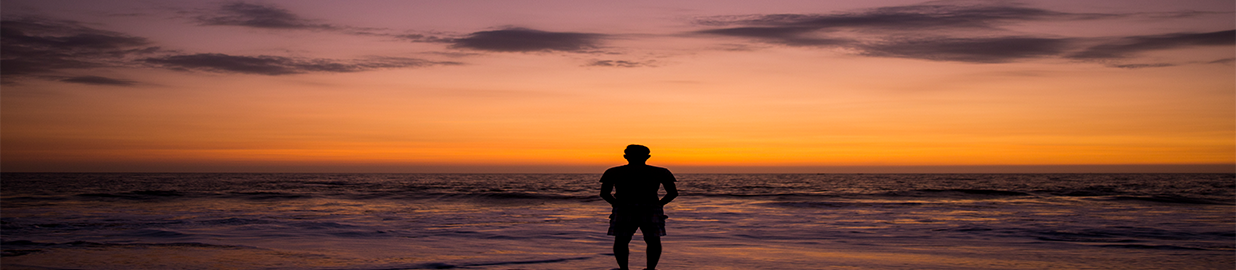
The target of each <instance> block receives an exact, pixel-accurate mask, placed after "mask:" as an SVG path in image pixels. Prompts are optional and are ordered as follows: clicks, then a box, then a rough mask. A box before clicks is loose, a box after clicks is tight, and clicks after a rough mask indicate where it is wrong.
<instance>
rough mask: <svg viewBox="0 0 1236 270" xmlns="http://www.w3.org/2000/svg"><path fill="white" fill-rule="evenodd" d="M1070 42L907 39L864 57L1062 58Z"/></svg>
mask: <svg viewBox="0 0 1236 270" xmlns="http://www.w3.org/2000/svg"><path fill="white" fill-rule="evenodd" d="M1069 45H1070V43H1069V40H1068V39H1051V38H1033V37H1001V38H939V39H922V40H903V41H894V42H885V43H879V44H870V45H863V46H861V47H860V48H862V50H863V53H862V54H864V55H868V56H880V57H899V58H914V59H927V60H937V61H959V62H972V63H1005V62H1011V61H1014V60H1019V59H1025V58H1036V57H1047V56H1055V55H1058V54H1060V53H1062V52H1064V51H1065V50H1067V49H1068V48H1069Z"/></svg>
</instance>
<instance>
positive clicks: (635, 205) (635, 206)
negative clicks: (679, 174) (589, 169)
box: [601, 144, 678, 270]
mask: <svg viewBox="0 0 1236 270" xmlns="http://www.w3.org/2000/svg"><path fill="white" fill-rule="evenodd" d="M623 152H625V153H626V155H623V156H622V157H623V158H626V159H627V163H628V164H627V165H623V166H618V167H613V168H609V170H605V174H603V175H601V198H602V199H605V201H606V202H609V204H610V205H611V206H613V207H614V211H613V214H610V215H609V233H608V234H609V235H613V236H614V259H617V260H618V266H619V269H622V270H627V269H628V268H627V255H628V254H629V253H630V251H629V250H628V249H627V245H628V244H630V243H631V236H633V235H635V230H636V229H639V230H640V231H641V232H643V233H644V242H645V243H647V244H648V268H645V269H656V268H657V261H658V260H660V259H661V236H663V235H665V219H666V218H668V216H666V215H665V211H663V210H662V208H661V207H662V206H664V205H665V204H668V203H669V202H670V201H673V200H674V198H675V197H678V188H677V187H675V186H674V174H672V173H670V171H669V170H667V169H665V168H661V167H655V166H649V165H647V164H644V163H645V162H647V161H648V158H649V157H651V156H650V155H649V153H650V152H651V151H649V150H648V147H645V146H643V145H638V144H632V145H628V146H627V149H626V150H624V151H623ZM660 186H665V197H664V198H660V199H657V190H658V189H660ZM615 188H617V189H618V191H617V193H615V194H612V195H611V194H610V192H611V191H614V189H615Z"/></svg>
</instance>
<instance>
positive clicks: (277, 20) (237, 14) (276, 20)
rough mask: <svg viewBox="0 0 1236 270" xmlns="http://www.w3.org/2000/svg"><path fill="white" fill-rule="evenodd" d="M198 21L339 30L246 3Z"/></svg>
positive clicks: (220, 10) (265, 26)
mask: <svg viewBox="0 0 1236 270" xmlns="http://www.w3.org/2000/svg"><path fill="white" fill-rule="evenodd" d="M197 21H198V22H199V23H201V24H203V25H232V26H244V27H253V28H266V29H320V30H334V29H338V27H336V26H333V25H329V24H320V23H316V22H314V21H312V20H307V19H304V18H301V17H300V16H297V15H296V14H292V12H290V11H288V10H286V9H282V8H277V7H273V6H265V5H257V4H249V3H244V2H235V3H230V4H226V5H223V6H222V7H220V8H219V9H218V10H216V11H214V12H212V13H211V14H206V15H201V16H198V17H197Z"/></svg>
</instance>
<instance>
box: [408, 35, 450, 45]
mask: <svg viewBox="0 0 1236 270" xmlns="http://www.w3.org/2000/svg"><path fill="white" fill-rule="evenodd" d="M395 38H399V39H404V40H409V41H412V42H433V43H450V42H454V41H455V39H452V38H444V37H439V36H432V35H422V34H404V35H395Z"/></svg>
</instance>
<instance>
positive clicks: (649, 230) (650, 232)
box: [627, 224, 661, 269]
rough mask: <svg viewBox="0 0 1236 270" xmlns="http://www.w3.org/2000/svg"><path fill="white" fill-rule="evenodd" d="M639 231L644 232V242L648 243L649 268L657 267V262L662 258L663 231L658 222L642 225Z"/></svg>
mask: <svg viewBox="0 0 1236 270" xmlns="http://www.w3.org/2000/svg"><path fill="white" fill-rule="evenodd" d="M639 231H640V232H643V233H644V243H646V244H648V268H647V269H657V262H658V261H660V260H661V231H660V230H659V229H658V228H657V225H656V224H650V225H644V226H640V228H639ZM630 240H631V239H630V238H627V241H630Z"/></svg>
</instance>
